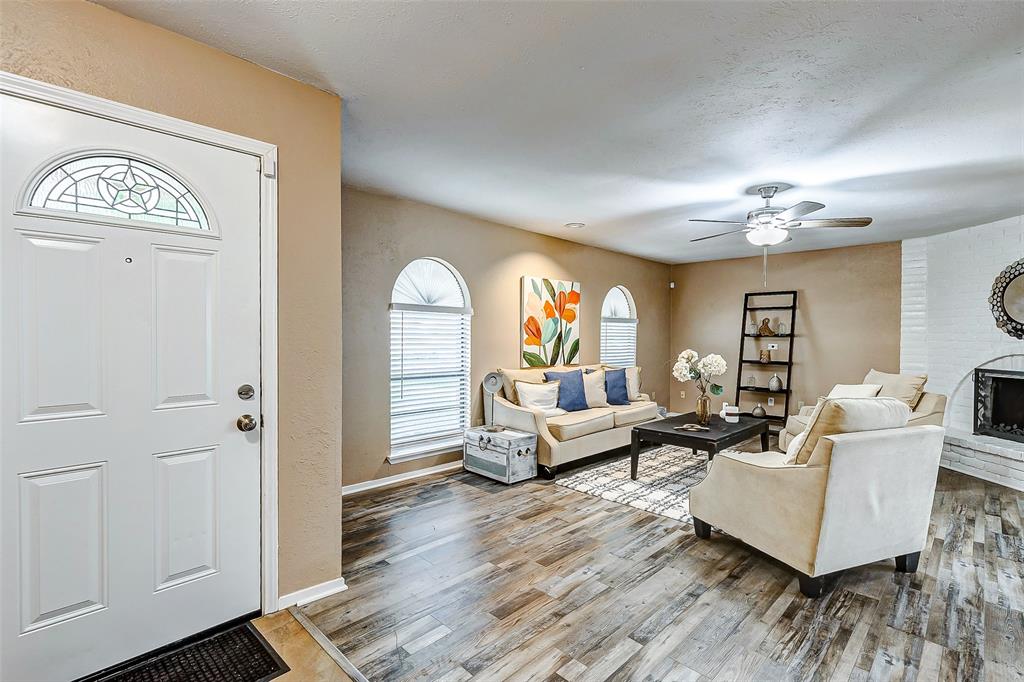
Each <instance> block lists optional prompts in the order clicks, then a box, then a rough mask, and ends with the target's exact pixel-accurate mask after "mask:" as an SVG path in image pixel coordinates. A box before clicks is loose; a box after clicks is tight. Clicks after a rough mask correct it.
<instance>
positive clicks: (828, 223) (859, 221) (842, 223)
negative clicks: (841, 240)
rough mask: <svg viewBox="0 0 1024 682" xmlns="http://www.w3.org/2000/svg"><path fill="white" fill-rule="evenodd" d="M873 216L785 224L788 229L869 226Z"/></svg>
mask: <svg viewBox="0 0 1024 682" xmlns="http://www.w3.org/2000/svg"><path fill="white" fill-rule="evenodd" d="M870 224H871V218H822V219H821V220H799V221H795V222H792V223H786V224H785V225H783V227H785V228H786V229H787V230H802V229H804V228H806V227H867V226H868V225H870Z"/></svg>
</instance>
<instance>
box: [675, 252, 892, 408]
mask: <svg viewBox="0 0 1024 682" xmlns="http://www.w3.org/2000/svg"><path fill="white" fill-rule="evenodd" d="M900 271H901V264H900V245H899V243H887V244H872V245H869V246H856V247H849V248H842V249H829V250H824V251H804V252H801V253H788V254H775V255H769V257H768V289H769V290H772V291H778V290H793V289H795V290H796V291H797V292H798V303H797V307H798V313H797V319H796V333H797V338H796V339H795V343H796V345H795V346H794V359H793V360H794V363H795V366H794V368H793V387H792V388H793V391H794V393H793V398H792V402H791V406H790V413H795V412H796V411H797V403H798V401H804V402H806V403H809V404H813V403H814V401H816V400H817V398H818V396H820V395H824V394H826V393H828V391H829V389H831V388H832V386H833V385H835V384H838V383H846V384H859V383H860V382H861V381H862V380H863V379H864V375H865V374H867V371H868V370H869V369H871V368H872V367H874V368H876V369H879V370H882V371H886V372H898V371H899V365H900V281H901V275H900ZM672 279H673V280H674V281H675V283H676V288H675V289H674V290H673V293H672V350H671V359H672V361H673V362H674V361H675V356H676V355H678V354H679V352H680V351H682V350H684V349H686V348H693V349H694V350H696V351H698V352H699V353H700V354H701V355H702V356H703V355H705V354H707V353H718V354H720V355H722V356H723V357H724V358H725V360H726V362H727V363H728V364H729V372H728V373H727V374H726V375H725V376H724V377H722V380H721V383H722V385H723V386H725V393H724V394H723V395H722V396H721V397H718V398H715V397H714V396H712V405H713V407H714V410H715V411H716V412H717V411H719V410H720V409H721V405H722V402H723V401H727V402H729V403H735V400H734V397H735V390H736V371H737V360H738V357H739V343H740V336H739V335H740V319H741V317H742V310H743V294H744V292H748V291H759V290H762V291H763V290H764V289H763V287H762V278H761V258H760V257H752V258H737V259H732V260H719V261H710V262H706V263H685V264H682V265H675V266H673V267H672ZM766 314H769V315H770V316H771V317H772V326H773V328H774V326H775V325H776V324H777V318H778V316H779V313H778V312H772V313H766ZM751 341H753V342H755V343H761V344H763V343H765V341H764V340H761V339H748V342H751ZM778 343H779V345H780V350H781V351H782V352H783V353H785V350H786V346H785V344H786V343H788V341H786V340H784V339H782V340H779V341H778ZM753 347H754V343H748V352H747V356H748V357H752V358H756V357H757V354H756V353H755V352H753V350H752V348H753ZM773 355H774V356H775V357H778V355H777V354H773ZM783 359H784V358H783ZM743 372H744V374H743V376H744V377H746V376H747V374H749V373H754V375H755V376H756V377H757V378H758V385H759V386H765V385H766V384H767V381H768V379H769V378H770V377H771V375H772V372H771V371H767V370H765V369H761V368H758V367H756V366H746V365H745V366H744V368H743ZM780 376H781V377H783V378H784V377H785V375H784V374H782V373H781V372H780ZM680 391H685V392H686V398H685V399H682V398H680V395H679V392H680ZM671 393H672V401H671V405H672V409H673V410H674V411H678V412H689V411H691V410H693V408H694V400H695V398H696V390H695V387H694V384H693V383H692V382H687V383H686V384H680V383H679V382H677V381H675V380H674V379H673V380H672V385H671ZM747 395H750V396H759V397H758V399H760V400H763V399H764V398H765V397H766V396H764V395H763V394H754V393H751V394H747ZM753 405H754V403H753V402H751V401H750V400H747V401H745V402H743V403H742V404H741V407H742V408H743V409H745V410H749V409H750V408H752V407H753ZM779 405H781V397H780V403H779ZM765 409H767V410H768V411H769V412H773V410H774V411H775V413H777V414H781V413H782V409H781V407H776V408H769V407H767V404H766V407H765Z"/></svg>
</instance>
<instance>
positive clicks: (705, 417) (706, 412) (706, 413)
mask: <svg viewBox="0 0 1024 682" xmlns="http://www.w3.org/2000/svg"><path fill="white" fill-rule="evenodd" d="M709 421H711V398H709V397H708V394H707V393H701V394H700V395H699V396H697V423H698V424H700V425H701V426H707V425H708V422H709Z"/></svg>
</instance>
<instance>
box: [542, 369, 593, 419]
mask: <svg viewBox="0 0 1024 682" xmlns="http://www.w3.org/2000/svg"><path fill="white" fill-rule="evenodd" d="M544 380H545V381H560V382H562V383H561V384H559V385H558V406H559V407H560V408H562V409H563V410H565V411H566V412H579V411H580V410H585V409H587V407H588V405H587V394H586V393H585V392H584V391H583V372H581V371H580V370H578V369H574V370H573V371H571V372H544Z"/></svg>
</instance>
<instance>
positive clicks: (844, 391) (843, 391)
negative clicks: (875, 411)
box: [826, 384, 882, 398]
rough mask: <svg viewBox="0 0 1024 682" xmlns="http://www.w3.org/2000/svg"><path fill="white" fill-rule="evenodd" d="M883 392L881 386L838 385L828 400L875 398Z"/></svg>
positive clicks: (833, 388) (829, 394)
mask: <svg viewBox="0 0 1024 682" xmlns="http://www.w3.org/2000/svg"><path fill="white" fill-rule="evenodd" d="M880 390H882V385H881V384H836V385H835V386H833V387H832V390H831V391H829V392H828V396H826V397H828V398H874V397H875V396H876V395H878V392H879V391H880Z"/></svg>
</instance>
